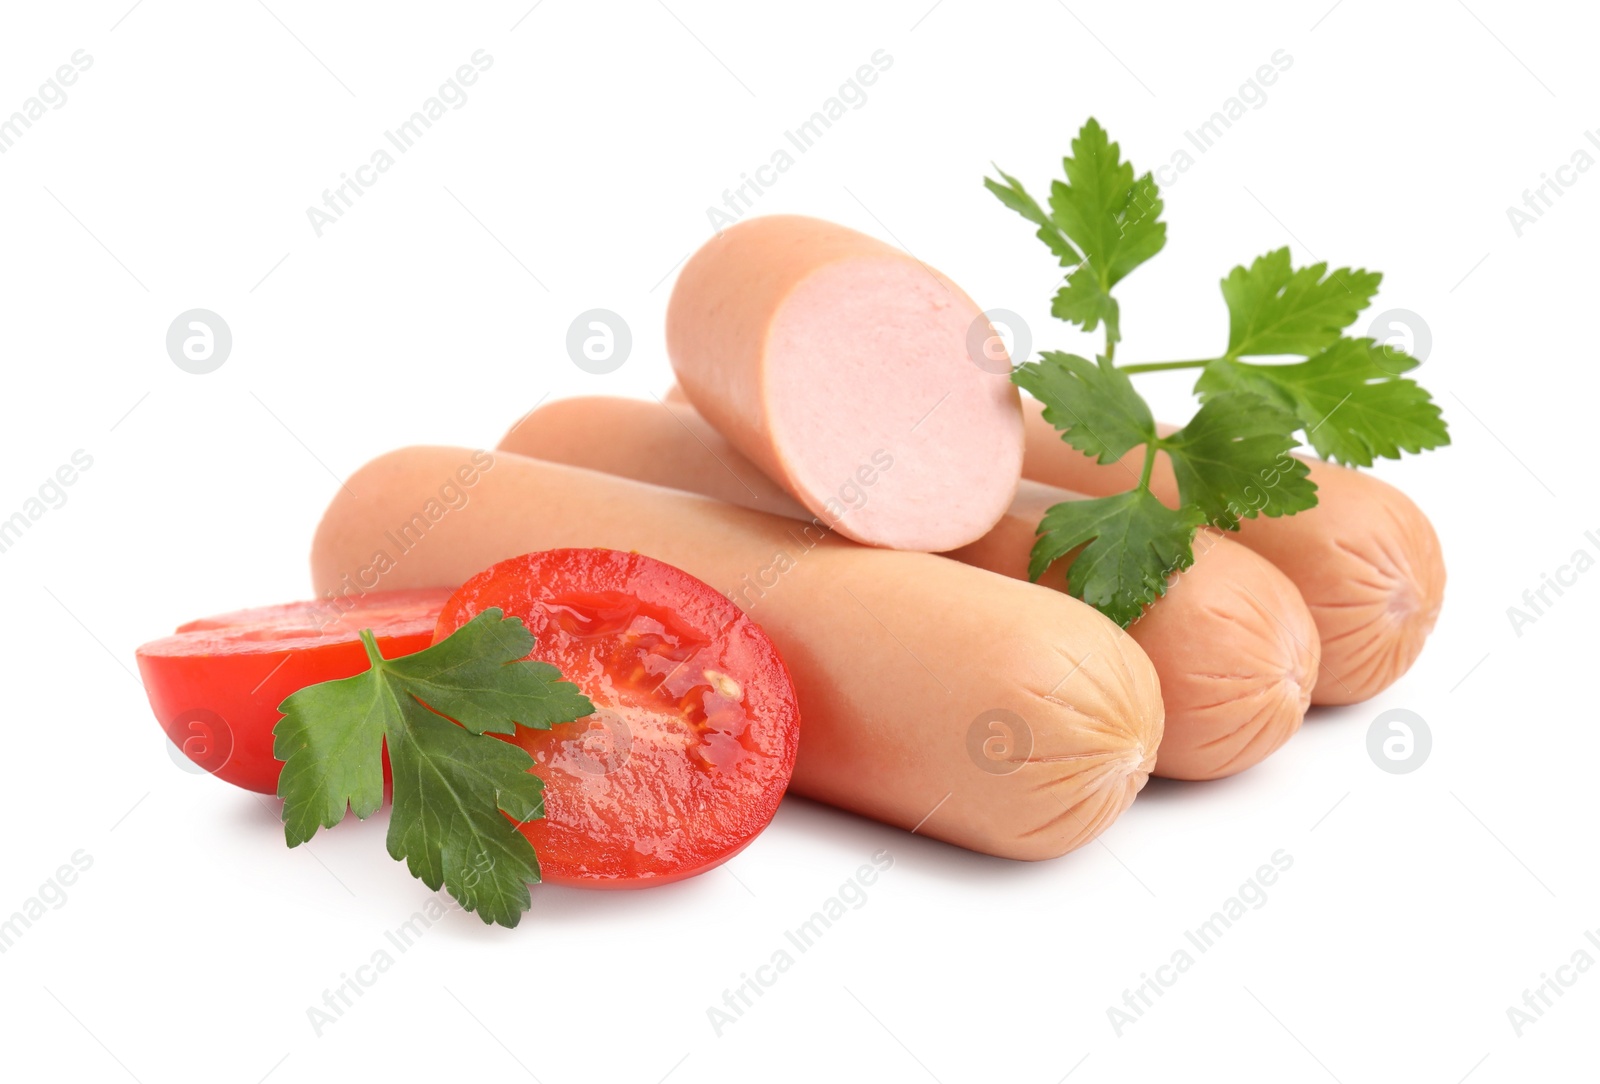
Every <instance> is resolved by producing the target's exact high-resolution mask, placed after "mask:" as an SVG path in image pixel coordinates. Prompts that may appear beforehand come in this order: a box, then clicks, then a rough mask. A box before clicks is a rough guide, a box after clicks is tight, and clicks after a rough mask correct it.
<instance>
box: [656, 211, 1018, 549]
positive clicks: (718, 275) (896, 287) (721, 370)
mask: <svg viewBox="0 0 1600 1084" xmlns="http://www.w3.org/2000/svg"><path fill="white" fill-rule="evenodd" d="M974 327H977V328H979V329H980V333H978V334H977V337H976V338H974V334H975V333H974ZM987 329H988V325H987V322H986V321H984V319H983V314H982V312H981V310H980V309H979V308H978V306H977V305H976V304H975V303H974V302H973V301H972V299H971V298H969V297H968V296H967V295H966V294H964V293H962V292H961V290H960V288H959V287H957V286H956V285H955V284H954V283H952V282H951V281H950V280H949V279H947V278H945V277H944V276H943V275H941V274H939V273H938V272H937V271H934V270H933V269H931V268H929V267H927V266H926V265H924V264H922V263H921V262H920V261H918V260H916V259H914V258H913V257H911V256H909V255H907V254H906V253H904V252H902V251H900V250H899V249H897V248H894V247H892V246H890V245H886V244H884V243H883V242H881V241H879V240H877V239H875V238H872V237H868V236H867V235H866V234H862V233H857V232H856V231H855V230H851V229H847V228H845V227H843V226H839V225H835V224H834V223H831V222H823V221H820V220H818V219H814V218H804V217H801V216H798V215H771V216H765V217H758V218H751V219H746V220H744V221H743V222H740V223H738V224H737V225H735V226H730V227H729V228H728V229H727V230H725V231H723V232H722V233H719V234H718V235H717V236H716V237H714V238H712V239H711V240H710V241H707V242H706V243H705V245H704V246H703V247H702V248H701V249H700V250H699V251H698V252H696V253H695V254H694V256H692V257H691V258H690V259H689V261H688V262H687V263H686V264H685V265H684V267H683V271H682V272H681V273H680V274H679V276H678V281H677V284H676V285H675V286H674V287H673V291H672V298H671V300H670V302H669V303H668V307H667V352H668V354H669V356H670V357H671V359H672V366H673V370H674V371H675V372H676V374H677V377H678V381H679V383H680V384H681V385H682V387H683V389H684V392H685V393H686V394H687V396H688V398H689V401H690V402H692V403H693V404H694V406H695V408H696V409H697V410H698V411H699V412H700V413H701V415H703V416H704V417H705V418H706V420H707V421H709V422H711V424H712V425H714V426H716V428H717V430H718V431H719V432H721V433H722V434H723V435H724V436H725V437H726V439H727V440H728V441H729V442H730V443H731V444H733V446H734V447H736V448H738V449H739V451H740V452H741V453H742V454H743V455H744V456H745V457H746V458H748V459H750V460H751V461H752V462H754V463H755V464H756V465H757V466H759V467H760V469H761V471H762V472H763V473H765V474H766V475H767V476H768V477H770V478H772V479H773V480H774V481H776V482H777V483H778V484H779V485H780V486H781V487H782V488H783V490H784V491H785V492H787V493H788V494H789V495H790V496H791V497H793V498H794V499H795V501H797V502H798V503H799V504H801V505H803V506H804V507H805V508H807V509H808V510H809V511H810V512H811V513H812V514H813V515H827V514H828V510H829V508H830V507H831V506H832V504H833V502H836V501H837V499H838V494H839V490H840V489H841V488H844V487H848V486H849V485H851V484H852V480H853V479H854V478H855V477H856V475H857V473H858V472H859V471H860V470H862V469H864V468H865V469H873V470H875V471H876V472H877V473H878V474H880V475H881V478H880V480H879V482H878V483H877V486H876V489H877V493H876V498H877V499H876V500H874V501H873V502H872V503H871V504H869V505H868V506H866V507H864V508H862V509H860V511H859V513H858V514H857V515H855V516H853V517H851V518H850V520H849V521H848V522H847V523H843V524H841V525H840V528H839V529H840V532H841V533H842V534H844V535H845V536H846V537H847V538H852V539H854V540H856V541H858V542H864V543H867V544H869V545H876V546H887V547H891V548H894V549H909V550H924V551H929V552H932V551H937V550H945V549H952V548H954V547H956V546H962V545H965V544H966V543H968V542H971V541H973V540H975V539H977V538H979V537H981V536H982V535H983V534H984V532H986V531H987V530H988V529H989V528H990V527H992V526H994V524H995V523H996V521H998V520H999V518H1000V516H1001V514H1002V513H1004V512H1005V510H1006V507H1007V505H1009V504H1010V503H1011V497H1012V494H1013V493H1014V492H1015V491H1016V485H1017V480H1018V478H1019V477H1020V476H1021V470H1022V417H1021V408H1020V403H1019V397H1018V393H1017V389H1016V388H1015V387H1014V386H1013V385H1012V384H1011V381H1010V379H1009V362H1008V361H1007V360H1006V359H1005V358H1003V357H1001V358H998V359H996V358H994V357H993V356H990V355H985V354H984V353H983V352H982V350H981V347H982V345H983V344H984V343H987V342H990V339H989V338H988V337H987V336H986V335H985V334H983V333H981V332H983V331H987ZM988 335H992V331H988ZM974 343H976V344H978V346H979V348H980V349H977V350H975V349H974V346H973V344H974ZM1002 353H1003V352H1002ZM975 357H977V358H979V359H981V360H982V361H983V364H982V365H980V364H979V362H978V361H975V360H974V358H975Z"/></svg>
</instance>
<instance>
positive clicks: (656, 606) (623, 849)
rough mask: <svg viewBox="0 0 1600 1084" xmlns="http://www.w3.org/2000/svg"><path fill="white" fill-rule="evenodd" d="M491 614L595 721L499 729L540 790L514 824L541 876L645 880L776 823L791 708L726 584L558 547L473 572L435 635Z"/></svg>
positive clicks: (666, 877) (680, 869) (730, 849)
mask: <svg viewBox="0 0 1600 1084" xmlns="http://www.w3.org/2000/svg"><path fill="white" fill-rule="evenodd" d="M490 607H499V608H500V609H501V610H503V611H504V612H505V613H506V614H507V615H508V616H514V617H520V618H522V620H523V622H524V623H525V624H526V625H527V626H528V629H529V631H531V632H532V633H533V635H534V637H535V646H534V649H533V652H532V653H531V655H530V656H529V657H530V658H535V659H539V660H542V661H544V662H548V663H552V664H553V665H555V666H556V667H557V668H559V669H560V670H561V672H562V676H563V677H565V678H566V679H567V680H568V681H571V682H573V683H575V684H576V685H577V686H578V688H579V689H581V690H582V691H583V692H584V694H585V695H587V696H588V697H589V698H590V700H591V701H593V702H594V705H595V708H596V711H595V714H593V715H591V716H589V717H587V718H586V719H581V720H577V721H575V722H572V723H565V724H559V725H557V726H555V727H553V728H551V729H549V730H534V729H528V728H524V727H518V728H517V731H516V733H515V734H514V735H510V736H507V737H505V739H504V740H507V741H511V742H513V743H515V744H517V745H520V746H522V747H523V748H524V749H526V750H528V752H529V754H530V755H532V756H533V758H534V768H533V769H532V770H533V771H534V772H535V773H536V774H537V775H539V777H540V778H541V779H542V780H543V781H544V784H545V817H544V819H542V820H537V821H532V822H529V823H528V824H525V825H522V826H520V827H521V830H522V832H523V834H524V835H526V836H527V837H528V838H529V840H530V841H531V842H532V843H533V845H534V850H535V851H536V852H537V853H538V856H539V865H540V870H541V877H542V879H543V880H545V881H549V882H551V883H553V884H566V885H574V886H580V887H585V888H644V887H649V886H654V885H662V884H670V883H672V882H674V881H678V880H682V879H683V878H686V877H691V876H694V875H695V874H698V873H703V872H705V871H706V870H709V869H712V868H714V867H715V866H718V865H720V864H721V863H723V862H725V861H727V860H728V859H729V858H732V857H733V856H734V855H735V854H737V853H739V851H741V850H743V849H744V848H745V847H746V846H748V845H749V844H750V842H751V841H752V840H753V839H754V838H755V837H756V835H758V834H759V833H760V832H761V831H762V829H764V828H765V827H766V826H767V824H768V823H769V822H770V821H771V819H772V817H773V815H774V814H775V813H776V812H777V808H778V803H779V801H780V800H781V799H782V797H783V792H784V790H785V789H786V788H787V786H788V782H789V778H790V776H791V775H792V774H793V771H794V760H795V754H796V752H797V750H798V747H799V727H800V711H799V706H798V703H797V701H796V698H795V692H794V686H793V684H792V682H791V681H790V678H789V671H788V668H787V667H786V666H785V665H784V663H783V660H782V658H781V657H780V656H779V655H778V652H777V648H776V647H774V645H773V643H772V641H771V640H770V639H769V638H768V637H767V635H766V633H765V632H763V631H762V630H761V628H760V626H758V625H756V624H755V622H753V621H751V620H750V618H749V617H748V616H747V615H746V614H745V613H744V612H743V611H741V610H740V609H739V608H738V607H737V606H736V605H734V603H733V602H732V601H731V600H729V599H728V598H727V597H726V596H724V595H723V594H722V593H720V592H719V591H717V590H715V589H714V588H712V587H710V586H709V585H707V584H705V583H703V582H702V581H700V580H698V579H695V578H694V577H693V576H690V575H689V574H688V573H686V572H683V571H682V570H681V569H678V568H675V567H673V566H671V565H668V564H665V563H664V562H661V561H658V560H656V559H654V558H652V557H647V556H644V555H642V554H638V553H622V552H619V551H616V550H600V549H563V550H548V551H544V552H542V553H531V554H525V555H523V556H521V557H514V558H512V559H510V560H508V561H502V562H501V563H499V564H497V565H495V566H493V567H491V568H489V569H487V570H485V571H484V572H481V573H479V574H478V575H477V576H474V577H473V578H472V579H470V580H468V581H467V582H466V583H465V584H463V585H462V586H461V588H460V589H458V590H457V591H456V593H455V594H454V595H453V596H452V597H451V599H450V601H449V602H448V603H446V604H445V607H444V610H443V612H441V613H440V615H439V625H438V629H437V630H436V632H435V641H436V642H437V641H438V640H441V639H443V638H444V637H446V636H448V635H449V634H450V633H451V632H453V631H455V629H457V628H459V627H460V626H461V625H463V624H465V623H466V622H467V621H469V620H471V619H472V618H473V617H474V616H475V615H477V614H478V613H481V612H482V611H483V610H485V609H488V608H490Z"/></svg>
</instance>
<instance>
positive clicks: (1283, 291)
mask: <svg viewBox="0 0 1600 1084" xmlns="http://www.w3.org/2000/svg"><path fill="white" fill-rule="evenodd" d="M1062 165H1063V172H1064V174H1065V179H1064V180H1056V181H1053V182H1051V186H1050V198H1049V209H1048V210H1046V209H1045V208H1044V207H1042V206H1041V205H1040V204H1039V203H1038V201H1037V200H1035V199H1034V198H1033V197H1032V196H1031V195H1029V194H1028V192H1027V191H1026V189H1024V188H1023V186H1022V183H1021V182H1020V181H1018V180H1017V179H1016V178H1015V177H1012V176H1011V175H1010V174H1008V173H1005V172H1004V171H1000V170H998V169H997V172H999V173H1000V178H1001V179H1000V180H999V181H996V180H993V179H991V178H987V177H986V178H984V185H985V187H987V188H988V189H989V191H991V192H993V193H994V194H995V196H996V197H998V198H999V200H1000V201H1001V202H1002V203H1004V204H1005V205H1006V206H1007V207H1010V208H1011V209H1012V210H1014V211H1016V212H1017V213H1018V214H1020V215H1022V217H1023V218H1025V219H1027V220H1028V221H1029V222H1032V223H1034V224H1035V225H1036V226H1037V227H1038V230H1037V236H1038V237H1039V239H1040V240H1041V241H1043V242H1044V244H1045V245H1046V247H1048V248H1049V249H1050V251H1051V253H1052V254H1054V255H1055V257H1056V259H1057V261H1058V262H1059V263H1060V265H1061V266H1062V267H1064V268H1067V269H1068V271H1067V274H1066V280H1065V282H1064V284H1063V285H1062V286H1061V288H1060V289H1059V290H1058V291H1057V293H1056V295H1055V299H1054V302H1053V303H1052V305H1051V310H1050V311H1051V313H1052V314H1053V315H1055V316H1057V317H1059V318H1060V319H1062V320H1065V321H1067V322H1068V323H1071V324H1075V325H1077V326H1079V327H1081V328H1083V330H1085V331H1094V330H1095V329H1096V328H1097V327H1099V326H1100V325H1101V324H1102V323H1103V324H1104V325H1105V352H1104V354H1103V355H1101V356H1100V357H1099V358H1097V359H1096V360H1094V361H1091V360H1089V359H1087V358H1083V357H1079V356H1077V355H1075V354H1066V353H1060V352H1057V351H1044V352H1042V353H1041V355H1040V357H1039V359H1038V360H1037V361H1029V362H1025V363H1024V364H1022V365H1020V366H1019V367H1018V368H1017V369H1016V370H1015V371H1014V372H1013V374H1012V380H1013V381H1014V382H1015V383H1016V384H1017V385H1018V386H1019V387H1021V388H1023V389H1024V390H1025V391H1027V392H1028V393H1029V394H1030V395H1032V396H1033V397H1034V398H1036V399H1038V400H1039V401H1040V402H1041V403H1043V404H1044V408H1045V410H1044V416H1045V419H1046V420H1047V421H1049V422H1050V423H1051V424H1052V425H1054V426H1055V427H1056V428H1057V429H1059V430H1060V431H1061V436H1062V439H1063V440H1065V441H1066V442H1067V443H1068V444H1070V445H1071V446H1072V447H1074V448H1076V449H1078V450H1079V451H1080V452H1083V453H1084V454H1085V455H1089V456H1092V457H1093V458H1094V459H1095V460H1096V461H1097V462H1100V463H1111V462H1115V461H1117V460H1119V459H1121V458H1122V457H1123V456H1124V455H1126V454H1128V453H1129V452H1131V451H1133V450H1134V449H1136V448H1138V447H1140V446H1141V445H1142V446H1143V447H1144V459H1143V468H1142V470H1141V472H1140V474H1139V476H1138V477H1137V479H1135V477H1134V475H1133V473H1132V472H1131V471H1130V472H1129V481H1130V482H1131V483H1132V484H1131V486H1130V488H1129V489H1128V491H1126V492H1123V493H1117V494H1113V495H1110V496H1105V497H1097V498H1093V499H1089V500H1081V501H1071V502H1067V503H1064V504H1059V505H1056V506H1054V507H1052V508H1050V509H1049V510H1048V511H1047V512H1046V514H1045V517H1044V519H1043V520H1042V521H1041V522H1040V524H1039V539H1038V541H1037V542H1036V544H1035V546H1034V550H1033V554H1032V559H1031V560H1030V562H1029V575H1030V576H1032V577H1033V578H1034V579H1038V578H1039V576H1041V575H1042V574H1043V573H1044V571H1045V569H1047V568H1048V567H1049V566H1050V565H1051V564H1052V563H1053V562H1055V561H1057V560H1059V559H1060V558H1062V557H1064V556H1066V555H1067V554H1069V553H1071V552H1072V551H1073V550H1076V549H1078V548H1079V547H1082V550H1081V552H1080V553H1079V554H1078V556H1077V558H1076V559H1075V560H1074V561H1073V564H1072V566H1071V568H1070V569H1069V570H1068V573H1067V588H1068V590H1069V591H1070V592H1071V593H1072V594H1073V595H1075V596H1077V597H1079V598H1082V599H1084V600H1085V601H1086V602H1089V603H1091V604H1092V605H1094V606H1095V607H1097V608H1098V609H1100V610H1101V611H1102V612H1103V613H1105V614H1106V615H1107V616H1108V617H1110V618H1112V619H1113V620H1115V621H1116V622H1118V623H1119V624H1121V625H1123V626H1127V625H1128V624H1130V623H1131V622H1133V621H1134V620H1136V619H1137V618H1138V616H1139V615H1140V613H1142V612H1143V608H1144V607H1145V606H1146V605H1148V604H1149V603H1151V602H1153V601H1154V600H1155V599H1157V598H1159V597H1160V596H1161V595H1162V594H1163V593H1164V592H1165V591H1166V585H1167V582H1168V579H1169V578H1170V577H1171V576H1172V574H1173V573H1175V572H1179V571H1182V570H1183V569H1185V568H1188V567H1189V566H1190V565H1191V564H1193V562H1194V548H1193V540H1194V532H1195V531H1196V530H1197V529H1198V528H1199V527H1201V526H1203V525H1205V524H1211V525H1212V526H1215V527H1219V528H1221V529H1224V530H1238V529H1239V524H1240V521H1241V520H1243V519H1249V518H1253V517H1255V516H1283V515H1293V514H1294V513H1296V512H1302V511H1305V510H1306V509H1308V508H1312V507H1314V506H1315V505H1316V503H1317V497H1316V486H1315V485H1314V484H1313V483H1312V482H1311V480H1310V479H1309V477H1307V473H1308V468H1307V465H1306V464H1305V463H1304V462H1303V461H1301V460H1299V459H1297V458H1295V457H1293V456H1291V455H1289V452H1290V450H1291V449H1293V448H1296V447H1298V446H1299V445H1300V443H1301V440H1300V437H1299V436H1298V435H1297V434H1303V435H1304V438H1305V440H1306V442H1308V443H1309V444H1310V445H1311V447H1312V448H1313V449H1315V450H1316V452H1317V454H1319V455H1320V456H1322V457H1323V458H1325V459H1332V460H1337V461H1339V462H1342V463H1345V464H1348V465H1351V466H1362V467H1367V466H1371V465H1372V463H1373V460H1374V459H1375V458H1377V457H1382V458H1389V459H1398V458H1400V456H1401V454H1402V453H1404V452H1412V453H1415V452H1421V451H1425V450H1427V449H1430V448H1438V447H1442V446H1444V445H1446V444H1449V443H1450V435H1449V431H1448V428H1447V427H1446V425H1445V422H1444V419H1443V417H1441V415H1440V413H1439V408H1438V406H1437V405H1435V404H1434V402H1433V400H1432V399H1431V398H1430V397H1429V395H1428V393H1427V391H1425V390H1424V389H1423V388H1422V387H1421V386H1420V385H1418V384H1417V383H1416V381H1414V380H1412V379H1410V378H1409V377H1407V376H1405V375H1403V374H1405V373H1407V372H1409V371H1411V370H1412V369H1414V368H1415V367H1416V365H1417V361H1416V359H1415V358H1412V357H1410V356H1408V355H1407V354H1406V353H1405V352H1404V351H1402V350H1399V349H1397V348H1395V347H1392V346H1387V345H1382V344H1379V343H1376V342H1374V341H1373V340H1372V339H1370V338H1357V337H1351V336H1349V335H1348V334H1347V331H1348V329H1349V327H1350V325H1351V324H1353V323H1354V322H1355V320H1356V319H1357V317H1359V315H1360V314H1361V312H1362V310H1363V309H1365V308H1366V307H1367V305H1368V304H1369V303H1370V302H1371V300H1372V298H1373V295H1374V294H1376V293H1377V290H1378V286H1379V284H1380V283H1381V282H1382V279H1383V276H1382V275H1380V274H1379V273H1378V272H1375V271H1367V270H1364V269H1352V268H1339V269H1337V270H1334V271H1329V270H1328V265H1327V264H1326V263H1316V264H1312V265H1310V266H1308V267H1301V268H1296V267H1294V266H1293V264H1292V262H1291V260H1290V256H1289V250H1288V249H1287V248H1280V249H1276V250H1274V251H1272V252H1269V253H1267V254H1266V255H1264V256H1261V257H1258V258H1257V259H1256V260H1255V261H1254V262H1252V263H1251V264H1250V265H1249V266H1248V267H1245V266H1239V267H1235V268H1234V269H1233V270H1232V271H1230V272H1229V273H1228V275H1227V277H1226V278H1224V279H1223V280H1222V295H1223V300H1224V301H1225V302H1226V304H1227V307H1228V345H1227V349H1226V350H1225V351H1224V352H1223V353H1221V354H1220V355H1218V356H1216V357H1210V358H1202V359H1198V360H1190V361H1158V362H1142V363H1136V364H1125V365H1120V366H1119V365H1115V364H1113V359H1114V358H1115V356H1116V348H1117V343H1118V342H1120V341H1121V339H1122V322H1121V310H1120V307H1119V306H1118V304H1117V301H1116V299H1115V298H1114V297H1112V290H1113V288H1114V287H1115V286H1116V285H1117V284H1118V283H1119V282H1121V281H1122V280H1123V279H1124V278H1126V277H1127V275H1128V274H1129V273H1130V272H1132V271H1133V270H1134V269H1135V268H1137V267H1138V266H1139V265H1140V264H1142V263H1144V262H1145V261H1146V260H1148V259H1150V258H1151V257H1152V256H1154V255H1155V254H1156V253H1158V252H1159V251H1161V249H1162V248H1163V247H1164V246H1165V244H1166V239H1167V227H1166V223H1165V222H1162V221H1161V220H1160V219H1161V212H1162V210H1163V209H1164V205H1163V203H1162V200H1161V193H1160V189H1159V187H1158V186H1157V185H1156V183H1155V180H1154V178H1153V177H1152V176H1151V174H1149V173H1145V174H1142V175H1138V176H1136V175H1135V173H1134V169H1133V166H1132V165H1131V164H1130V163H1128V162H1125V161H1123V159H1122V152H1121V148H1120V147H1119V146H1118V145H1117V144H1115V143H1113V142H1111V141H1110V139H1109V137H1108V136H1107V135H1106V132H1105V129H1103V128H1102V127H1101V126H1100V125H1099V123H1098V122H1097V121H1095V120H1094V118H1092V117H1091V118H1090V119H1089V120H1088V121H1087V122H1086V123H1085V124H1084V125H1083V127H1082V129H1081V130H1080V131H1079V133H1078V137H1077V138H1076V139H1074V140H1073V141H1072V153H1071V154H1070V155H1068V156H1067V157H1066V158H1065V159H1064V160H1063V163H1062ZM1284 358H1289V359H1293V360H1289V361H1284V360H1277V359H1284ZM1265 359H1274V360H1265ZM1172 369H1199V370H1200V375H1199V377H1198V379H1197V380H1196V382H1195V389H1194V390H1195V392H1196V394H1197V395H1198V396H1199V397H1200V402H1201V405H1200V409H1199V411H1198V412H1197V413H1196V414H1195V416H1194V417H1193V418H1192V419H1191V420H1190V422H1189V424H1188V425H1186V426H1184V427H1183V428H1182V429H1179V430H1177V431H1176V432H1174V433H1171V434H1168V435H1167V436H1165V437H1163V436H1161V435H1160V433H1159V431H1158V430H1157V429H1156V426H1155V422H1154V420H1153V418H1152V416H1151V413H1150V408H1149V405H1148V404H1147V403H1146V402H1145V400H1144V397H1143V396H1142V395H1140V394H1139V392H1138V391H1137V390H1135V389H1134V387H1133V383H1132V381H1131V380H1130V379H1129V376H1130V375H1133V374H1138V373H1147V372H1157V371H1163V370H1172ZM1158 451H1162V452H1165V453H1166V454H1167V455H1168V457H1169V458H1170V459H1171V461H1172V466H1173V472H1174V474H1175V475H1176V477H1177V482H1178V507H1177V508H1169V507H1167V506H1166V505H1165V504H1162V503H1161V502H1160V501H1159V500H1157V499H1156V498H1155V497H1154V495H1153V494H1151V493H1150V488H1149V483H1150V477H1151V472H1152V470H1153V469H1154V465H1155V458H1156V453H1157V452H1158Z"/></svg>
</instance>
